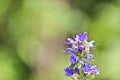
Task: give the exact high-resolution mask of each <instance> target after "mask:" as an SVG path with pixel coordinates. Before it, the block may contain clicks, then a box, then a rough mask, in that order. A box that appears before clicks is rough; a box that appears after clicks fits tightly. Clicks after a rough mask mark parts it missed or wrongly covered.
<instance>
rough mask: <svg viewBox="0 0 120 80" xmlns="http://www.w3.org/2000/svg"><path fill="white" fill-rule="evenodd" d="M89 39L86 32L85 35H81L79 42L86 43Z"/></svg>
mask: <svg viewBox="0 0 120 80" xmlns="http://www.w3.org/2000/svg"><path fill="white" fill-rule="evenodd" d="M87 39H88V36H87V33H86V32H84V33H83V34H79V35H78V40H79V41H80V42H84V41H86V40H87Z"/></svg>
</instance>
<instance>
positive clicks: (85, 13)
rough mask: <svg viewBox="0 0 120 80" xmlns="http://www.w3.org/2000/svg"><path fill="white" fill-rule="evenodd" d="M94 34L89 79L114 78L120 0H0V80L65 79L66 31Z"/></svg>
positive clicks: (117, 79)
mask: <svg viewBox="0 0 120 80" xmlns="http://www.w3.org/2000/svg"><path fill="white" fill-rule="evenodd" d="M82 32H88V34H89V41H90V40H95V45H96V49H95V50H93V51H91V53H92V54H94V55H95V63H96V65H97V66H99V69H100V75H98V76H96V79H95V80H120V76H119V72H120V64H119V61H120V58H119V57H120V52H119V50H120V0H0V80H70V78H68V77H66V76H65V73H64V71H63V70H64V68H65V67H66V66H68V65H69V64H70V61H69V55H68V54H67V53H66V52H64V50H65V47H66V46H65V44H64V42H65V41H66V38H67V37H75V35H76V34H79V33H82Z"/></svg>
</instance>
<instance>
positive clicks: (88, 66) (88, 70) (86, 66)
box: [83, 64, 91, 74]
mask: <svg viewBox="0 0 120 80" xmlns="http://www.w3.org/2000/svg"><path fill="white" fill-rule="evenodd" d="M83 72H84V74H89V73H90V72H91V65H90V64H86V65H85V66H84V68H83Z"/></svg>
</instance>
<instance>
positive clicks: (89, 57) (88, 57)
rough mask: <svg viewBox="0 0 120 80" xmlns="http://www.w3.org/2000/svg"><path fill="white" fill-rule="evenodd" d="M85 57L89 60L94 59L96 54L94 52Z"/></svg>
mask: <svg viewBox="0 0 120 80" xmlns="http://www.w3.org/2000/svg"><path fill="white" fill-rule="evenodd" d="M85 57H86V58H87V59H89V60H92V59H94V56H93V55H92V54H85Z"/></svg>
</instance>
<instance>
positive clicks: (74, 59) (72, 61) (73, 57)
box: [70, 55, 78, 64]
mask: <svg viewBox="0 0 120 80" xmlns="http://www.w3.org/2000/svg"><path fill="white" fill-rule="evenodd" d="M70 61H71V63H72V64H75V63H77V62H78V60H77V57H76V56H75V55H72V56H71V57H70Z"/></svg>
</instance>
